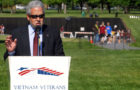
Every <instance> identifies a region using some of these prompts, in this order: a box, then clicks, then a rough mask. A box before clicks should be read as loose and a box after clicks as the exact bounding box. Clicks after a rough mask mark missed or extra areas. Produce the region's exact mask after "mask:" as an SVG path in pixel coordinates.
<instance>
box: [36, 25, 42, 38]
mask: <svg viewBox="0 0 140 90" xmlns="http://www.w3.org/2000/svg"><path fill="white" fill-rule="evenodd" d="M40 29H41V26H36V27H35V32H37V35H38V36H39V34H40Z"/></svg>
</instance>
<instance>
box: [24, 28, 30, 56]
mask: <svg viewBox="0 0 140 90" xmlns="http://www.w3.org/2000/svg"><path fill="white" fill-rule="evenodd" d="M23 34H24V35H23V38H22V41H23V42H24V43H23V44H24V49H25V52H24V53H25V54H27V55H29V56H30V55H31V53H30V43H29V32H28V26H27V27H26V28H25V29H24V30H23Z"/></svg>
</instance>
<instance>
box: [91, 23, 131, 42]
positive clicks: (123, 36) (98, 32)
mask: <svg viewBox="0 0 140 90" xmlns="http://www.w3.org/2000/svg"><path fill="white" fill-rule="evenodd" d="M92 30H93V32H94V37H93V41H94V43H98V42H99V43H100V44H104V43H107V44H111V43H119V44H120V43H126V42H130V40H131V31H130V30H124V29H118V26H117V25H114V26H113V27H111V25H110V22H107V23H106V25H105V22H103V21H102V22H101V25H99V21H96V23H95V25H94V26H93V28H92Z"/></svg>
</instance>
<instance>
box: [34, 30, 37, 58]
mask: <svg viewBox="0 0 140 90" xmlns="http://www.w3.org/2000/svg"><path fill="white" fill-rule="evenodd" d="M33 56H38V37H37V32H35V37H34V47H33Z"/></svg>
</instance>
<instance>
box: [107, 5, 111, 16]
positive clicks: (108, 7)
mask: <svg viewBox="0 0 140 90" xmlns="http://www.w3.org/2000/svg"><path fill="white" fill-rule="evenodd" d="M107 9H108V13H109V14H110V13H111V9H110V3H107Z"/></svg>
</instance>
